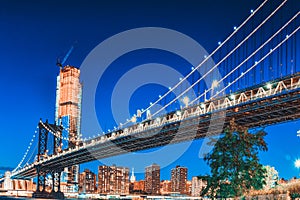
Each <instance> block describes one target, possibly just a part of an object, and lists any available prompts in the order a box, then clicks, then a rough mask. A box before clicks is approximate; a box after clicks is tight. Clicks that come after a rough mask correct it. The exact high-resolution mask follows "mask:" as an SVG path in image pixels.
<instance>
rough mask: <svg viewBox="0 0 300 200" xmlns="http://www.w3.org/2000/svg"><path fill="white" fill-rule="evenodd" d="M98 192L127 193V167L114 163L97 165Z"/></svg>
mask: <svg viewBox="0 0 300 200" xmlns="http://www.w3.org/2000/svg"><path fill="white" fill-rule="evenodd" d="M98 193H100V194H121V195H125V194H129V168H126V167H117V166H115V165H113V166H99V167H98Z"/></svg>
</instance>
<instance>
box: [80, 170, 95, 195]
mask: <svg viewBox="0 0 300 200" xmlns="http://www.w3.org/2000/svg"><path fill="white" fill-rule="evenodd" d="M96 190H97V188H96V174H94V173H93V172H91V171H90V170H88V169H85V170H84V171H83V172H82V173H81V174H80V175H79V192H81V193H95V192H96Z"/></svg>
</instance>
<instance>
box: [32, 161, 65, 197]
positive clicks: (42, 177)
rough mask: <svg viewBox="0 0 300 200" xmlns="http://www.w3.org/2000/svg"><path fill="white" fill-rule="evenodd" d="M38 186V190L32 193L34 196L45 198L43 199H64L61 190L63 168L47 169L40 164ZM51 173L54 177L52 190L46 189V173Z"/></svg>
mask: <svg viewBox="0 0 300 200" xmlns="http://www.w3.org/2000/svg"><path fill="white" fill-rule="evenodd" d="M36 170H37V174H38V177H37V178H38V180H37V188H36V192H34V193H33V194H32V197H33V198H43V199H64V193H62V192H61V191H60V175H61V172H62V170H60V169H55V170H45V169H41V167H40V166H38V167H37V169H36ZM48 173H49V174H50V175H51V177H52V188H51V189H50V191H49V190H48V191H47V189H46V175H47V174H48Z"/></svg>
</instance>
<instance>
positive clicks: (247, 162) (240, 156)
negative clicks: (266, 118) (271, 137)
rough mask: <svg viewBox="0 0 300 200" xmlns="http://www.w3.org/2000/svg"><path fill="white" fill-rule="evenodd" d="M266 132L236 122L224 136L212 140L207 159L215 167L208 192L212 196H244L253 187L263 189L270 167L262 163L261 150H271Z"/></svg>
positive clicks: (212, 170) (226, 130)
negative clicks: (238, 124)
mask: <svg viewBox="0 0 300 200" xmlns="http://www.w3.org/2000/svg"><path fill="white" fill-rule="evenodd" d="M265 136H266V132H264V131H257V132H255V133H249V132H248V129H247V128H244V127H241V126H237V125H236V124H235V123H234V121H231V122H230V126H229V127H228V128H226V129H225V131H224V134H223V135H222V137H221V138H219V139H218V140H217V139H211V140H210V141H209V143H208V144H209V145H213V146H214V147H213V150H212V151H211V152H210V153H208V154H206V155H205V157H204V160H205V161H206V162H207V163H208V165H209V166H210V168H211V175H210V177H209V179H210V180H209V181H208V185H207V188H206V189H205V191H204V192H205V193H206V195H208V196H210V197H221V198H226V197H240V196H242V195H243V194H244V193H245V192H247V191H249V190H250V189H255V190H258V189H261V188H262V187H263V185H264V184H265V182H264V178H265V173H266V170H265V169H264V167H263V165H261V164H260V163H259V158H258V153H259V151H267V144H266V142H265V141H264V137H265Z"/></svg>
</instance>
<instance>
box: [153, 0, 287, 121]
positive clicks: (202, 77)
mask: <svg viewBox="0 0 300 200" xmlns="http://www.w3.org/2000/svg"><path fill="white" fill-rule="evenodd" d="M286 2H287V0H285V1H283V2H282V3H281V4H280V5H279V6H278V7H277V8H276V9H275V10H274V11H273V12H272V13H271V14H270V15H269V16H268V17H267V18H266V19H265V20H264V21H263V22H261V23H260V24H259V25H258V26H257V27H256V28H255V29H254V30H253V31H252V32H251V33H250V34H249V35H248V36H247V37H245V38H244V39H243V40H242V41H241V42H240V43H239V44H238V45H237V46H235V48H234V49H232V50H231V51H230V52H229V53H228V54H227V55H226V56H225V57H223V58H222V59H221V60H220V61H219V62H218V63H217V64H216V65H214V66H213V67H212V68H211V69H210V70H209V71H208V72H206V73H205V74H204V75H203V76H201V78H199V79H198V80H197V81H195V83H193V84H192V85H191V86H190V87H188V88H187V89H186V90H184V91H183V92H181V93H180V94H179V95H177V96H176V97H175V98H174V99H173V100H171V101H170V102H169V103H167V104H166V105H164V106H163V107H161V108H160V109H159V110H158V111H156V112H155V113H154V114H153V116H155V115H157V114H158V113H160V112H161V111H163V110H164V109H165V108H166V107H168V106H169V105H171V104H172V103H174V102H175V101H176V100H178V99H179V98H180V97H182V96H183V95H184V94H185V93H186V92H188V91H189V90H190V89H192V88H193V87H194V86H195V85H196V84H198V83H199V82H200V81H201V80H203V79H204V78H205V77H206V76H207V75H208V74H210V73H211V72H212V71H213V70H214V69H216V68H217V67H218V66H219V65H220V64H221V63H222V62H223V61H224V60H226V59H227V58H228V57H229V56H230V55H232V54H233V53H234V52H235V51H236V50H237V49H238V48H239V47H240V46H241V45H243V44H244V43H245V42H246V41H247V40H248V39H249V38H250V37H251V36H252V35H253V34H254V33H255V32H256V31H257V30H258V29H260V28H261V27H262V26H263V25H264V24H265V23H266V22H267V21H268V20H269V19H270V18H271V17H272V16H273V15H274V14H275V13H276V12H277V11H278V10H279V9H280V8H281V7H282V6H283V5H284V4H285V3H286Z"/></svg>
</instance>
